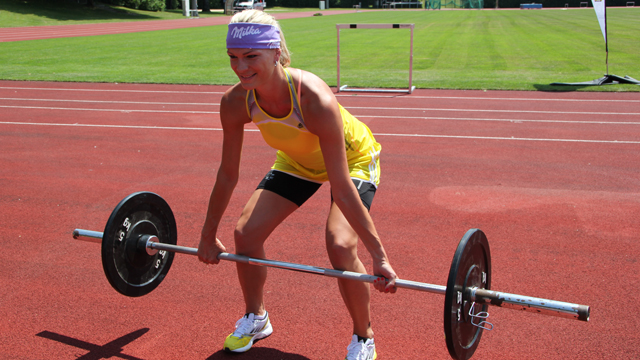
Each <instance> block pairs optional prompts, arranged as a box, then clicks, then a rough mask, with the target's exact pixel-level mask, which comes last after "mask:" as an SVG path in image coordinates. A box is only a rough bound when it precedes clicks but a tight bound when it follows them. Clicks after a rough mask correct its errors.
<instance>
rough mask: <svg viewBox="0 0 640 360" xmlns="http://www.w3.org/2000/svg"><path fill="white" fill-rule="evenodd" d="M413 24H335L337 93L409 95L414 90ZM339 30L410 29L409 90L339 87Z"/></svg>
mask: <svg viewBox="0 0 640 360" xmlns="http://www.w3.org/2000/svg"><path fill="white" fill-rule="evenodd" d="M414 28H415V24H336V30H337V32H338V36H337V40H338V84H337V85H338V92H341V91H359V92H403V93H404V92H406V93H409V94H411V93H412V92H413V90H415V88H416V87H415V86H412V79H413V29H414ZM340 29H410V30H411V42H410V50H409V88H408V89H407V90H404V89H369V88H349V86H348V85H342V86H340Z"/></svg>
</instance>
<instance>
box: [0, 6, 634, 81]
mask: <svg viewBox="0 0 640 360" xmlns="http://www.w3.org/2000/svg"><path fill="white" fill-rule="evenodd" d="M0 14H1V13H0ZM336 23H414V24H415V25H416V29H415V35H414V65H413V85H415V86H416V87H418V88H443V89H509V90H536V89H538V90H540V89H542V90H553V89H557V90H574V88H570V89H568V88H553V87H549V86H548V84H549V83H552V82H575V81H588V80H593V79H596V78H599V77H601V76H602V75H603V74H604V73H605V71H606V68H605V49H604V40H603V37H602V34H601V32H600V28H599V25H598V22H597V20H596V16H595V13H594V11H593V9H572V10H560V9H558V10H543V11H519V10H500V11H495V10H484V11H478V10H468V11H376V12H367V11H365V12H359V13H355V12H354V13H351V14H346V15H333V16H314V17H306V18H299V19H291V20H283V21H281V25H282V27H283V29H284V32H285V34H286V36H287V43H288V45H289V48H290V49H291V51H292V52H293V58H292V59H293V63H292V66H293V67H300V68H303V69H306V70H309V71H311V72H314V73H316V74H318V75H319V76H320V77H322V78H323V79H324V80H325V81H326V82H327V83H328V84H329V85H332V86H335V85H336V80H337V77H336V28H335V24H336ZM608 27H609V72H610V73H611V74H616V75H620V76H624V75H629V76H631V77H634V78H636V79H640V61H639V60H640V41H639V39H640V36H639V34H640V8H628V9H627V8H621V9H617V8H615V9H608ZM225 34H226V27H225V26H215V27H204V28H192V29H181V30H170V31H154V32H145V33H135V34H121V35H104V36H94V37H79V38H61V39H49V40H32V41H22V42H6V43H0V79H12V80H49V81H85V82H136V83H181V84H232V83H235V82H236V78H235V75H234V74H233V73H232V71H231V70H230V68H229V64H228V59H227V56H226V52H225ZM408 50H409V31H408V30H343V31H342V32H341V64H342V66H341V84H349V85H350V86H366V87H406V86H407V80H408V58H409V51H408ZM581 89H584V90H597V91H640V86H637V85H613V86H602V87H585V88H581Z"/></svg>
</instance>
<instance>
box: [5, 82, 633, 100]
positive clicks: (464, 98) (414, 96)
mask: <svg viewBox="0 0 640 360" xmlns="http://www.w3.org/2000/svg"><path fill="white" fill-rule="evenodd" d="M194 86H195V85H194ZM0 89H7V90H13V89H15V90H39V91H95V92H101V91H104V92H138V93H175V94H218V95H223V94H224V91H213V92H207V91H161V90H127V89H80V88H39V87H38V88H36V87H12V86H0ZM335 96H336V97H344V98H347V97H350V98H353V99H359V98H397V99H408V100H412V99H451V100H483V101H484V100H488V101H541V102H544V101H550V102H564V101H566V102H604V103H610V102H618V103H640V100H631V99H568V98H553V99H546V98H505V97H479V96H420V95H402V96H398V95H386V96H385V95H366V94H362V95H361V94H358V95H341V94H335Z"/></svg>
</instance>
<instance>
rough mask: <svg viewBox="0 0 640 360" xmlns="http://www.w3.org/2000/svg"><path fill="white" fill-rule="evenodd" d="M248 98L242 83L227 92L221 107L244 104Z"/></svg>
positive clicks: (223, 96)
mask: <svg viewBox="0 0 640 360" xmlns="http://www.w3.org/2000/svg"><path fill="white" fill-rule="evenodd" d="M246 97H247V90H245V89H244V88H243V87H242V85H241V84H240V83H237V84H235V85H234V86H232V87H230V88H229V89H227V91H225V93H224V95H222V100H221V101H220V104H221V105H237V103H239V102H240V103H243V102H244V101H245V99H246Z"/></svg>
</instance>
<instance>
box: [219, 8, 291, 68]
mask: <svg viewBox="0 0 640 360" xmlns="http://www.w3.org/2000/svg"><path fill="white" fill-rule="evenodd" d="M229 23H230V24H233V23H255V24H265V25H273V26H275V27H277V28H278V30H280V52H281V54H280V65H282V66H283V67H287V66H289V65H290V64H291V53H290V52H289V49H287V42H286V41H285V40H284V33H283V32H282V28H281V27H280V24H279V23H278V20H276V19H275V18H274V17H273V16H271V15H269V14H267V13H265V12H264V11H260V10H253V9H252V10H244V11H242V12H239V13H237V14H235V15H233V17H232V18H231V21H229Z"/></svg>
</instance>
